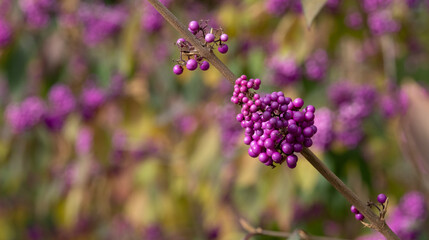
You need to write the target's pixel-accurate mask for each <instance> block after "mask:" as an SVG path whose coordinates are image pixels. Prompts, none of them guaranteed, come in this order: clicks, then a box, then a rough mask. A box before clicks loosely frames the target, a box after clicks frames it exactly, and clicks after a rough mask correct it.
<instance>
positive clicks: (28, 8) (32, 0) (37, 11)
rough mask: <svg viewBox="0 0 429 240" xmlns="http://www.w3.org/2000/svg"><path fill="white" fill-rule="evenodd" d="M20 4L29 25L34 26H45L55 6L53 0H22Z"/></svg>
mask: <svg viewBox="0 0 429 240" xmlns="http://www.w3.org/2000/svg"><path fill="white" fill-rule="evenodd" d="M19 6H20V7H21V11H22V12H23V13H24V16H25V19H26V21H27V23H28V25H29V26H30V27H32V28H36V29H38V28H42V27H45V26H46V25H47V24H48V22H49V18H50V16H49V14H50V13H51V12H52V11H53V10H54V8H55V1H53V0H20V1H19Z"/></svg>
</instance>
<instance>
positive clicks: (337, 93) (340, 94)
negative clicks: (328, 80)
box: [328, 81, 353, 107]
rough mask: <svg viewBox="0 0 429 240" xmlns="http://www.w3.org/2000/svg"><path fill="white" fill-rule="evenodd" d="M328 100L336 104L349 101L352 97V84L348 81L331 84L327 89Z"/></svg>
mask: <svg viewBox="0 0 429 240" xmlns="http://www.w3.org/2000/svg"><path fill="white" fill-rule="evenodd" d="M328 97H329V100H331V102H332V103H333V104H334V105H335V106H336V107H338V106H340V105H341V104H342V103H344V102H349V101H351V100H352V98H353V86H352V84H351V83H350V82H348V81H340V82H338V83H335V84H333V85H331V86H330V87H329V89H328Z"/></svg>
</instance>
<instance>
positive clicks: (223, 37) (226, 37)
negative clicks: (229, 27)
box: [220, 33, 228, 42]
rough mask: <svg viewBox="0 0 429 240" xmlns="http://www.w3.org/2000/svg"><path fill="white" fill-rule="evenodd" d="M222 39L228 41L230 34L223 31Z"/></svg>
mask: <svg viewBox="0 0 429 240" xmlns="http://www.w3.org/2000/svg"><path fill="white" fill-rule="evenodd" d="M220 40H221V41H222V42H226V41H228V35H227V34H225V33H223V34H222V35H220Z"/></svg>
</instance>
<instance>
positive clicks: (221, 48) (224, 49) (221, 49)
mask: <svg viewBox="0 0 429 240" xmlns="http://www.w3.org/2000/svg"><path fill="white" fill-rule="evenodd" d="M217 50H218V51H219V52H220V53H222V54H225V53H227V52H228V45H226V44H222V45H219V47H218V48H217Z"/></svg>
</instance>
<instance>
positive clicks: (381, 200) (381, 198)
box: [377, 193, 387, 204]
mask: <svg viewBox="0 0 429 240" xmlns="http://www.w3.org/2000/svg"><path fill="white" fill-rule="evenodd" d="M386 200H387V197H386V195H384V194H383V193H380V194H378V196H377V201H378V202H379V203H381V204H383V203H385V202H386Z"/></svg>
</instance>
